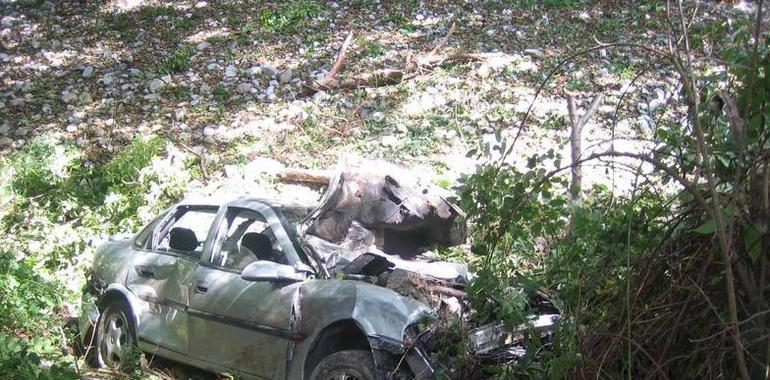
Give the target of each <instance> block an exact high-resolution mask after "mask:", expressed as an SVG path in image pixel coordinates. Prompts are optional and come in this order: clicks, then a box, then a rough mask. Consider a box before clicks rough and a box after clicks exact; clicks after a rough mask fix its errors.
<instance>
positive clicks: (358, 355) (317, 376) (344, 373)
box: [310, 350, 381, 380]
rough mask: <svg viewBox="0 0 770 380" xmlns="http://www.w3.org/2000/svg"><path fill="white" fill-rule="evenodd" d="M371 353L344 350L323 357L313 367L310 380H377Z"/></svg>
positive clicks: (378, 377)
mask: <svg viewBox="0 0 770 380" xmlns="http://www.w3.org/2000/svg"><path fill="white" fill-rule="evenodd" d="M379 379H381V377H380V376H377V370H376V368H375V366H374V359H372V353H371V352H369V351H364V350H346V351H339V352H335V353H333V354H331V355H329V356H327V357H325V358H324V359H323V360H321V362H319V363H318V365H317V366H316V367H315V369H313V374H312V375H311V376H310V380H379Z"/></svg>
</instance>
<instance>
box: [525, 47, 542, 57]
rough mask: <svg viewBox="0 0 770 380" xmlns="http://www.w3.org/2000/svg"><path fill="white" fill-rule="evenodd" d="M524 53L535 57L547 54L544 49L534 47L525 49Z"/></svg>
mask: <svg viewBox="0 0 770 380" xmlns="http://www.w3.org/2000/svg"><path fill="white" fill-rule="evenodd" d="M522 54H524V55H528V56H530V57H534V58H543V57H544V56H545V54H544V53H543V51H542V50H540V49H534V48H532V49H524V51H523V52H522Z"/></svg>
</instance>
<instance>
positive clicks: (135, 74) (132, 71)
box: [128, 69, 142, 77]
mask: <svg viewBox="0 0 770 380" xmlns="http://www.w3.org/2000/svg"><path fill="white" fill-rule="evenodd" d="M128 75H129V76H132V77H138V76H140V75H142V70H139V69H128Z"/></svg>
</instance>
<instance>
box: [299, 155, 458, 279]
mask: <svg viewBox="0 0 770 380" xmlns="http://www.w3.org/2000/svg"><path fill="white" fill-rule="evenodd" d="M451 197H452V195H451V193H450V192H448V191H446V190H444V189H443V188H441V187H439V186H436V185H433V184H432V183H430V182H429V181H427V180H426V179H425V178H424V177H421V176H420V175H418V174H416V172H415V171H413V170H411V169H409V168H407V167H404V166H400V165H396V164H393V163H389V162H385V161H379V160H365V159H358V158H347V159H344V160H342V161H341V163H340V165H339V166H338V168H337V170H336V172H335V174H334V176H333V177H332V178H331V180H330V182H329V186H328V188H327V190H326V192H325V193H324V195H323V196H322V198H321V201H320V203H319V205H318V206H317V207H316V208H315V209H314V210H313V211H312V212H311V213H310V214H309V215H308V216H307V217H306V218H305V220H304V221H303V223H302V227H301V231H300V236H301V237H302V238H303V240H304V241H305V242H306V243H307V244H308V245H309V246H310V247H311V248H312V249H313V251H314V252H315V254H316V257H317V258H318V259H319V260H320V261H321V264H322V265H323V266H324V267H325V269H326V270H327V271H328V272H329V273H332V274H336V273H340V272H342V273H344V274H360V275H377V274H379V273H378V271H379V272H381V271H383V270H386V269H394V270H395V269H400V270H405V271H409V272H412V273H416V274H419V275H421V276H425V277H430V278H435V279H441V280H446V281H452V282H460V283H465V282H467V281H468V280H469V273H468V269H467V267H466V266H465V265H462V264H457V263H450V262H444V261H434V260H431V259H429V258H427V257H426V256H425V253H427V252H429V251H430V250H432V249H434V248H436V247H449V246H456V245H460V244H463V243H465V240H466V224H465V215H464V213H463V212H462V210H461V209H460V208H459V207H458V206H457V205H456V204H455V203H454V202H453V201H452V200H451Z"/></svg>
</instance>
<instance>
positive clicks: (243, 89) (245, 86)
mask: <svg viewBox="0 0 770 380" xmlns="http://www.w3.org/2000/svg"><path fill="white" fill-rule="evenodd" d="M251 88H252V87H251V83H249V82H244V83H241V84H239V85H238V87H236V88H235V91H238V92H240V93H242V94H246V93H249V92H251Z"/></svg>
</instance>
